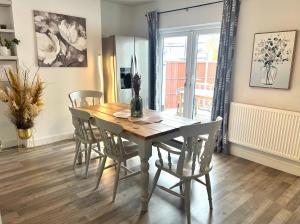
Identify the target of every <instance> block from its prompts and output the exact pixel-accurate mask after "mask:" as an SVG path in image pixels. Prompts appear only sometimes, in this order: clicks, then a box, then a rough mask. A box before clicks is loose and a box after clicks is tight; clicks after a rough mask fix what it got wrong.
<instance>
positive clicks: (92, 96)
mask: <svg viewBox="0 0 300 224" xmlns="http://www.w3.org/2000/svg"><path fill="white" fill-rule="evenodd" d="M102 96H103V94H102V92H100V91H95V90H78V91H74V92H71V93H70V94H69V99H70V101H71V104H72V107H73V108H76V107H83V106H94V105H99V104H100V103H101V97H102Z"/></svg>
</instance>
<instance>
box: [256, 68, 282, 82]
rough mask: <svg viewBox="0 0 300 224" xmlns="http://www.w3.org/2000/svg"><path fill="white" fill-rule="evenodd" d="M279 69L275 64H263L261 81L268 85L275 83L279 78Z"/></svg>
mask: <svg viewBox="0 0 300 224" xmlns="http://www.w3.org/2000/svg"><path fill="white" fill-rule="evenodd" d="M277 72H278V69H277V68H276V67H275V66H273V65H269V66H263V67H262V68H261V81H260V82H261V83H262V84H263V85H266V86H271V85H273V84H274V82H275V80H276V78H277Z"/></svg>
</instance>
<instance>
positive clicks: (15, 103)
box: [0, 69, 44, 139]
mask: <svg viewBox="0 0 300 224" xmlns="http://www.w3.org/2000/svg"><path fill="white" fill-rule="evenodd" d="M5 75H6V78H7V80H8V85H7V86H4V85H3V84H1V83H3V82H0V101H2V102H4V103H6V105H7V106H8V108H9V109H8V113H7V115H8V117H9V119H10V120H11V122H12V123H13V124H14V125H15V126H16V129H17V134H18V136H19V137H20V139H29V138H30V137H31V136H32V127H33V125H34V121H35V118H36V117H37V116H38V115H39V113H40V112H41V110H42V107H43V100H42V95H43V91H44V83H43V82H42V81H41V79H40V78H39V76H38V75H37V72H36V73H35V74H34V76H33V79H32V80H30V78H29V75H30V71H29V70H24V71H22V72H13V71H12V70H11V69H9V70H6V71H5Z"/></svg>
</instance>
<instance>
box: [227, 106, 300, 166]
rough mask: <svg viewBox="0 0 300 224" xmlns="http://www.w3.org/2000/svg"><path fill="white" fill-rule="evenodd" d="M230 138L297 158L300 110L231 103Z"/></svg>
mask: <svg viewBox="0 0 300 224" xmlns="http://www.w3.org/2000/svg"><path fill="white" fill-rule="evenodd" d="M229 141H230V142H232V143H236V144H239V145H242V146H247V147H250V148H254V149H257V150H260V151H263V152H266V153H271V154H273V155H277V156H281V157H284V158H288V159H291V160H295V161H300V113H297V112H291V111H285V110H277V109H271V108H266V107H259V106H252V105H246V104H240V103H231V109H230V118H229Z"/></svg>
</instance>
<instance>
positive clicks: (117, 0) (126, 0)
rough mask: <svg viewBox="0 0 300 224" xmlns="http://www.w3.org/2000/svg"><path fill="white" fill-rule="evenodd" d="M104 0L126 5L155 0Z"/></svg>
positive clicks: (153, 0)
mask: <svg viewBox="0 0 300 224" xmlns="http://www.w3.org/2000/svg"><path fill="white" fill-rule="evenodd" d="M105 1H108V2H115V3H120V4H126V5H138V4H142V3H148V2H155V0H105Z"/></svg>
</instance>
